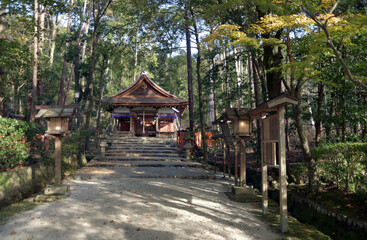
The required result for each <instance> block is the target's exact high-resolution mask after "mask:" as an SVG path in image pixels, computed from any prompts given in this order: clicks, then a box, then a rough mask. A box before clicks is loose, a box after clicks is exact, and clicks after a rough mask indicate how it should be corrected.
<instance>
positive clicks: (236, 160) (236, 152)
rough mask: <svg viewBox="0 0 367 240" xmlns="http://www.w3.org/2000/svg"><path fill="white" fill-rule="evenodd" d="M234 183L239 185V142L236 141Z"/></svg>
mask: <svg viewBox="0 0 367 240" xmlns="http://www.w3.org/2000/svg"><path fill="white" fill-rule="evenodd" d="M234 185H235V186H238V144H237V139H235V141H234Z"/></svg>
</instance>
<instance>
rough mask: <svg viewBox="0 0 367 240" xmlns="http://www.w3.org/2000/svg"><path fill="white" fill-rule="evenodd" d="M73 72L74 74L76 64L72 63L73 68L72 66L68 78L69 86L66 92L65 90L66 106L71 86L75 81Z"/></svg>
mask: <svg viewBox="0 0 367 240" xmlns="http://www.w3.org/2000/svg"><path fill="white" fill-rule="evenodd" d="M73 72H74V64H73V63H72V64H71V66H70V73H69V77H68V84H67V86H66V90H65V98H64V102H63V104H64V105H66V104H67V102H68V98H69V91H70V85H71V81H72V80H73Z"/></svg>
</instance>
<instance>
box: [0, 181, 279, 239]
mask: <svg viewBox="0 0 367 240" xmlns="http://www.w3.org/2000/svg"><path fill="white" fill-rule="evenodd" d="M65 183H66V184H68V185H70V186H71V195H70V197H69V198H66V199H63V200H60V201H57V202H52V203H46V204H44V205H41V206H39V207H37V208H35V209H33V210H32V211H29V212H25V213H22V214H20V215H18V216H15V217H12V218H11V219H9V220H8V221H7V222H6V223H4V224H3V225H2V226H0V238H1V239H3V240H6V239H12V240H13V239H23V240H26V239H32V240H35V239H68V240H71V239H78V240H83V239H131V240H139V239H144V240H145V239H163V240H170V239H279V236H278V235H277V234H275V233H273V232H271V231H270V230H268V228H267V227H265V225H264V224H262V223H261V222H259V221H258V220H257V219H256V218H255V215H258V214H260V210H259V209H255V208H254V207H253V206H252V205H251V204H245V203H236V202H231V201H230V200H228V198H227V197H226V196H225V194H224V192H225V191H228V190H229V186H228V183H227V182H223V181H222V180H218V179H217V180H186V179H158V178H157V179H133V178H132V179H95V180H85V181H79V180H71V181H67V182H65Z"/></svg>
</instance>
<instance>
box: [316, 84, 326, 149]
mask: <svg viewBox="0 0 367 240" xmlns="http://www.w3.org/2000/svg"><path fill="white" fill-rule="evenodd" d="M324 96H325V93H324V84H323V83H319V84H318V86H317V110H316V111H317V112H316V117H315V145H316V146H317V145H318V143H319V139H320V134H321V114H322V101H323V100H324Z"/></svg>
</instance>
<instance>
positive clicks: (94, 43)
mask: <svg viewBox="0 0 367 240" xmlns="http://www.w3.org/2000/svg"><path fill="white" fill-rule="evenodd" d="M97 28H98V24H97V23H95V25H94V31H93V37H92V56H91V62H90V69H89V78H88V84H87V85H88V86H87V88H88V89H89V105H88V109H87V114H86V116H85V129H86V130H88V129H89V126H90V117H91V115H92V111H93V105H94V94H93V77H94V76H93V74H94V69H95V64H96V53H97V45H98V35H97Z"/></svg>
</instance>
